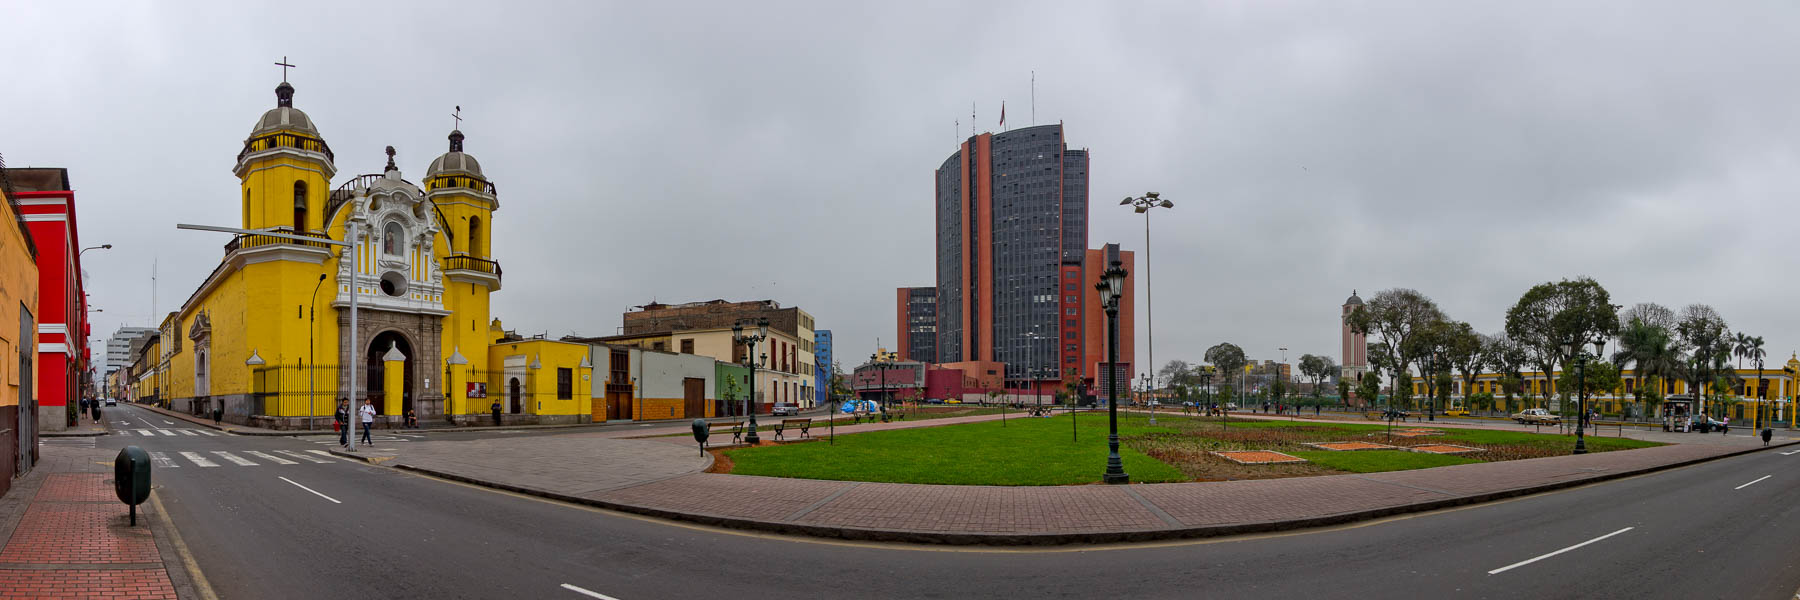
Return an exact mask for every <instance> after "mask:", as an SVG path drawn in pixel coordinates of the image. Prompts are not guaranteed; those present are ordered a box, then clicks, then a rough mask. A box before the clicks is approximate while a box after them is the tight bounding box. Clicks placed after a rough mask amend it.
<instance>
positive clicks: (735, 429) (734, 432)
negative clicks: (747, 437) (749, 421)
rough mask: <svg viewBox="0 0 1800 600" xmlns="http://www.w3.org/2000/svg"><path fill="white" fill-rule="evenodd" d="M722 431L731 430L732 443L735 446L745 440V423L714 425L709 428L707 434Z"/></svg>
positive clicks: (728, 422)
mask: <svg viewBox="0 0 1800 600" xmlns="http://www.w3.org/2000/svg"><path fill="white" fill-rule="evenodd" d="M721 429H729V430H731V443H733V444H736V443H739V442H741V441H743V439H744V422H743V421H726V422H723V423H713V424H712V425H711V426H710V427H708V428H707V432H708V433H711V432H714V431H719V430H721Z"/></svg>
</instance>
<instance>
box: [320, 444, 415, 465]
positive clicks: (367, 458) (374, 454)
mask: <svg viewBox="0 0 1800 600" xmlns="http://www.w3.org/2000/svg"><path fill="white" fill-rule="evenodd" d="M328 452H330V453H331V454H332V455H333V456H341V457H344V458H348V459H351V460H358V461H362V462H366V463H369V464H371V465H377V466H379V465H381V463H385V462H387V461H390V460H394V459H396V458H399V457H400V455H398V454H396V453H394V452H393V451H391V450H375V449H372V448H363V449H361V450H356V451H354V452H352V451H350V450H346V449H343V448H332V449H330V450H328Z"/></svg>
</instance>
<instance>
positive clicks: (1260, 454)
mask: <svg viewBox="0 0 1800 600" xmlns="http://www.w3.org/2000/svg"><path fill="white" fill-rule="evenodd" d="M1213 454H1216V455H1219V456H1222V457H1224V458H1225V459H1226V460H1229V461H1231V462H1234V463H1237V464H1240V465H1275V464H1285V463H1303V462H1306V459H1304V458H1300V457H1298V456H1293V455H1290V454H1282V453H1280V452H1270V451H1268V450H1225V451H1221V452H1214V453H1213Z"/></svg>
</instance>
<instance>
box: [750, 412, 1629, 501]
mask: <svg viewBox="0 0 1800 600" xmlns="http://www.w3.org/2000/svg"><path fill="white" fill-rule="evenodd" d="M1157 421H1158V423H1157V425H1156V426H1154V427H1153V426H1151V425H1150V424H1149V420H1148V418H1147V417H1146V416H1145V415H1140V414H1132V415H1121V416H1120V417H1119V434H1120V437H1121V438H1122V440H1121V443H1120V449H1119V452H1120V455H1121V456H1122V457H1123V459H1124V461H1125V471H1126V473H1128V474H1130V475H1131V480H1132V481H1134V482H1165V481H1192V480H1195V479H1200V480H1218V479H1241V478H1250V479H1257V478H1265V477H1289V476H1296V475H1302V476H1303V475H1326V474H1331V473H1342V472H1350V473H1374V472H1381V471H1399V470H1408V469H1425V468H1431V467H1441V466H1446V465H1458V464H1467V463H1474V462H1490V461H1499V460H1518V459H1524V458H1536V457H1541V456H1556V455H1563V454H1566V453H1567V452H1568V451H1569V450H1571V449H1573V448H1574V445H1575V438H1574V436H1572V435H1546V434H1536V433H1531V432H1522V431H1491V430H1480V429H1454V428H1437V429H1438V430H1439V431H1442V432H1443V435H1434V436H1430V437H1425V438H1411V439H1408V438H1400V437H1395V438H1393V440H1392V443H1393V444H1396V445H1402V446H1411V445H1417V444H1426V443H1449V444H1460V445H1468V446H1474V447H1478V448H1483V449H1485V450H1484V451H1483V452H1477V453H1473V454H1466V455H1442V454H1429V453H1420V452H1406V451H1399V450H1359V451H1348V452H1333V451H1326V450H1313V449H1311V448H1308V447H1305V446H1303V445H1301V443H1302V442H1309V441H1311V442H1323V441H1370V442H1378V443H1380V442H1387V441H1388V440H1387V439H1386V438H1385V436H1384V435H1382V434H1383V432H1385V431H1386V429H1387V427H1386V426H1385V425H1382V424H1373V423H1335V422H1332V423H1320V422H1312V423H1306V422H1300V423H1290V422H1287V421H1241V420H1233V421H1231V422H1230V424H1229V426H1227V427H1225V428H1223V429H1221V427H1220V425H1219V421H1218V420H1217V419H1211V418H1207V419H1202V418H1195V417H1183V416H1180V415H1158V416H1157ZM1077 423H1078V424H1079V426H1080V429H1081V431H1080V440H1079V442H1076V441H1072V440H1071V439H1070V423H1069V416H1067V415H1066V414H1065V415H1062V416H1057V417H1054V418H1047V419H1043V418H1040V419H1033V418H1025V417H1021V418H1018V419H1009V420H1008V421H1007V422H1006V423H1005V424H1004V425H1002V423H1000V422H999V421H989V422H984V423H967V424H961V425H950V426H944V427H921V428H916V429H899V430H890V431H875V432H868V433H859V434H854V435H843V436H839V437H838V439H837V443H836V444H835V445H830V444H826V443H824V442H807V443H799V444H787V445H781V446H764V447H757V448H737V449H731V450H726V451H725V455H726V456H727V457H729V458H730V459H731V461H732V463H733V468H732V470H731V472H732V473H736V474H740V475H766V476H773V477H794V478H801V479H832V480H843V481H876V482H891V483H933V484H955V485H1076V484H1085V483H1097V482H1099V481H1100V476H1101V474H1102V473H1104V471H1105V467H1106V452H1107V450H1106V433H1107V425H1106V415H1105V414H1104V413H1083V414H1082V415H1080V417H1079V420H1078V421H1077ZM1399 429H1402V428H1401V427H1396V428H1395V430H1396V431H1398V430H1399ZM813 434H814V435H821V436H822V435H824V434H825V428H824V427H817V426H815V427H814V428H813ZM1587 444H1588V449H1589V450H1591V451H1595V452H1604V451H1609V450H1625V449H1631V448H1644V447H1650V446H1658V445H1660V444H1657V443H1654V442H1646V441H1641V440H1633V439H1626V438H1616V437H1594V436H1588V438H1587ZM1233 449H1270V450H1276V451H1282V452H1287V453H1289V454H1293V455H1295V456H1299V457H1301V458H1304V459H1306V460H1308V461H1309V463H1307V464H1306V465H1304V466H1298V467H1297V466H1293V465H1289V466H1270V467H1267V468H1263V467H1244V466H1238V465H1230V464H1228V461H1224V460H1222V459H1219V458H1217V457H1216V456H1213V455H1212V454H1211V451H1214V450H1233ZM1146 453H1148V454H1146ZM1296 469H1298V470H1296Z"/></svg>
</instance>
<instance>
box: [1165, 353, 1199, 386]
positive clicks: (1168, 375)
mask: <svg viewBox="0 0 1800 600" xmlns="http://www.w3.org/2000/svg"><path fill="white" fill-rule="evenodd" d="M1193 377H1194V365H1192V364H1189V363H1188V361H1185V360H1180V359H1176V360H1171V361H1169V362H1168V363H1167V364H1164V365H1163V368H1162V371H1161V372H1159V373H1157V378H1158V379H1159V380H1161V381H1162V382H1163V385H1166V386H1170V387H1177V386H1184V385H1189V384H1191V383H1192V381H1191V380H1192V379H1193Z"/></svg>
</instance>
